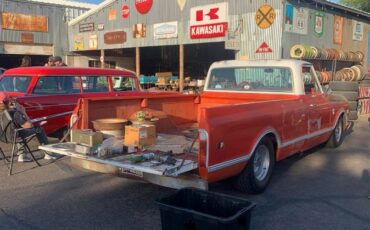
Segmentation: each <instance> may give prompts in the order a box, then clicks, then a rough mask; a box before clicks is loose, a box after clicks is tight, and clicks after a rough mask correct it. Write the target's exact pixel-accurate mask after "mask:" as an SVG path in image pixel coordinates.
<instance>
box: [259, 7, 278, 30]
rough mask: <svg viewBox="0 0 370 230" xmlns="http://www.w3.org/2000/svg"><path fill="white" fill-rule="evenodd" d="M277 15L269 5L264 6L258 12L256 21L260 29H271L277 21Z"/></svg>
mask: <svg viewBox="0 0 370 230" xmlns="http://www.w3.org/2000/svg"><path fill="white" fill-rule="evenodd" d="M275 18H276V14H275V11H274V9H273V8H272V7H271V6H270V5H268V4H264V5H262V6H261V7H260V8H259V9H258V10H257V12H256V16H255V20H256V24H257V26H258V27H259V28H260V29H267V28H269V27H270V26H271V25H272V24H273V23H274V21H275Z"/></svg>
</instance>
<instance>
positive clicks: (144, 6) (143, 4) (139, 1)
mask: <svg viewBox="0 0 370 230" xmlns="http://www.w3.org/2000/svg"><path fill="white" fill-rule="evenodd" d="M152 5H153V0H135V7H136V10H137V11H138V12H139V13H140V14H146V13H148V12H149V10H150V8H152Z"/></svg>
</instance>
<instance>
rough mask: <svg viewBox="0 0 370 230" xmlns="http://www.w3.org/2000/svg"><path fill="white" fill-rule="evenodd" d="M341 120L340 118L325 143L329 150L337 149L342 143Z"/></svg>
mask: <svg viewBox="0 0 370 230" xmlns="http://www.w3.org/2000/svg"><path fill="white" fill-rule="evenodd" d="M343 137H344V135H343V118H342V117H340V118H339V119H338V121H337V124H336V125H335V128H334V130H333V132H332V134H331V136H330V138H329V140H328V142H327V143H326V146H327V147H329V148H337V147H338V146H339V145H341V144H342V142H343Z"/></svg>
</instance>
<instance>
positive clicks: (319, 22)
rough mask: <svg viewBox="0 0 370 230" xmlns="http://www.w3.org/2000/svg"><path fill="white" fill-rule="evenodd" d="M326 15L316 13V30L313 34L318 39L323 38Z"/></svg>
mask: <svg viewBox="0 0 370 230" xmlns="http://www.w3.org/2000/svg"><path fill="white" fill-rule="evenodd" d="M324 16H325V14H324V13H321V12H316V13H315V16H314V29H313V32H314V34H315V36H316V37H318V38H321V37H322V35H323V34H324Z"/></svg>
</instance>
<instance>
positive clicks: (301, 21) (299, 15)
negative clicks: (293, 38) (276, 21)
mask: <svg viewBox="0 0 370 230" xmlns="http://www.w3.org/2000/svg"><path fill="white" fill-rule="evenodd" d="M284 17H285V20H284V30H285V31H286V32H290V33H296V34H307V31H308V29H307V28H308V9H305V8H303V7H298V8H297V7H294V6H293V5H292V4H289V3H287V4H285V16H284Z"/></svg>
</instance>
